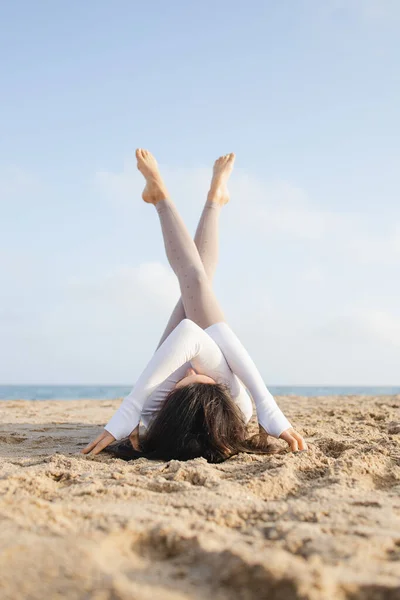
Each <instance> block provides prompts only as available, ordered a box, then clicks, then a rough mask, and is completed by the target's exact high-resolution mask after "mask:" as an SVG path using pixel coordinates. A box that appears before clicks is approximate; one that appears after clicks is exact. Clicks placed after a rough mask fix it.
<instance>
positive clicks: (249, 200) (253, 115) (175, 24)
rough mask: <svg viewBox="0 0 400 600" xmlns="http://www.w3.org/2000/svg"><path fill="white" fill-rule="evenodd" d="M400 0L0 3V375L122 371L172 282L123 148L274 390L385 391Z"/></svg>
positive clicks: (134, 367) (134, 360) (159, 321)
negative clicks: (212, 239)
mask: <svg viewBox="0 0 400 600" xmlns="http://www.w3.org/2000/svg"><path fill="white" fill-rule="evenodd" d="M399 25H400V5H399V3H398V2H397V1H396V0H393V1H390V0H346V1H345V0H326V1H324V2H319V1H317V0H298V1H297V0H296V1H295V0H290V1H289V0H283V1H281V2H279V3H278V2H273V1H259V0H252V1H250V2H247V3H243V2H226V1H225V0H222V1H220V2H217V3H216V2H211V1H203V2H201V3H189V2H183V1H176V0H172V1H171V2H169V3H165V2H160V1H159V2H152V3H150V4H149V3H147V4H145V3H143V4H142V3H138V2H131V1H129V2H128V1H123V0H119V1H117V2H113V3H111V2H105V1H96V2H94V1H90V0H88V1H86V2H84V3H82V2H77V1H71V2H68V3H54V2H50V1H41V0H38V1H37V2H35V3H32V2H28V1H21V0H20V1H18V0H17V1H15V2H13V3H5V2H3V3H0V70H1V73H2V77H1V81H0V96H1V99H2V101H1V111H0V208H1V221H0V272H1V274H2V279H3V281H2V285H1V286H0V339H1V341H2V343H1V345H0V383H39V382H40V383H130V382H133V381H135V379H136V378H137V376H138V374H139V373H140V371H141V369H143V368H144V366H145V364H146V362H147V360H148V359H149V358H150V356H151V354H152V352H153V351H154V348H155V346H156V344H157V341H158V339H159V337H160V336H161V332H162V329H163V326H164V324H165V322H166V320H167V319H168V316H169V311H170V310H171V309H172V307H173V306H174V303H175V300H176V298H177V295H178V288H177V285H176V282H175V279H174V276H173V274H172V273H171V271H170V269H169V267H168V264H167V262H166V259H165V257H164V253H163V245H162V240H161V235H160V231H159V225H158V222H157V217H156V214H155V211H154V210H153V209H152V207H149V206H147V205H145V204H144V203H142V202H141V200H140V191H141V188H142V180H141V178H140V175H139V174H138V173H137V171H136V167H135V164H134V160H133V153H134V149H135V147H138V146H139V147H147V148H149V149H151V150H152V151H153V152H154V154H155V155H156V157H157V158H158V160H159V163H160V165H161V166H162V170H163V173H164V174H165V178H166V181H167V184H168V185H169V187H170V190H171V192H172V193H173V196H174V198H175V200H176V203H177V205H178V207H179V208H180V209H181V211H182V214H183V216H184V218H185V220H186V221H187V224H188V226H189V228H190V230H191V231H192V232H193V231H194V229H195V226H196V221H197V218H198V216H199V214H200V211H201V207H202V202H203V201H204V198H205V195H206V192H207V185H208V181H209V177H210V173H211V166H212V163H213V161H214V159H215V158H216V157H217V156H218V155H219V154H222V153H227V152H231V151H234V152H236V154H237V162H236V165H237V167H236V170H235V173H234V176H233V179H232V184H231V188H230V189H231V194H232V200H231V203H230V204H229V205H228V206H227V207H225V208H224V211H223V214H222V216H221V256H220V265H219V268H218V271H217V276H216V280H215V287H216V290H217V293H218V296H219V298H220V299H221V303H222V304H223V308H224V310H225V313H226V316H227V319H228V322H229V323H230V324H231V325H232V327H233V328H234V329H235V330H236V331H237V333H238V334H239V335H240V337H241V338H242V340H243V342H244V343H245V345H246V346H247V347H248V349H249V350H250V351H251V353H252V354H253V356H254V358H255V360H256V362H257V364H258V366H259V368H260V370H261V372H262V373H263V375H264V377H265V379H266V381H267V382H269V383H270V384H302V383H303V384H310V383H316V384H338V385H339V384H364V385H367V384H381V385H383V384H387V385H395V384H399V374H398V364H399V358H400V308H399V298H400V283H399V282H400V277H399V270H400V204H399V188H400V184H399V157H400V148H399V139H400V135H399V134H400V131H399V129H400V125H399V123H400V121H399V108H398V107H399V106H400V76H399V70H398V64H399V61H400V46H399V43H398V31H399Z"/></svg>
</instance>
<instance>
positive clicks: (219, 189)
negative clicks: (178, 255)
mask: <svg viewBox="0 0 400 600" xmlns="http://www.w3.org/2000/svg"><path fill="white" fill-rule="evenodd" d="M234 159H235V157H234V155H227V156H222V157H221V158H219V159H218V160H216V161H215V164H214V170H213V178H212V181H211V185H210V191H209V192H208V196H207V201H206V203H205V205H204V208H203V212H202V214H201V217H200V221H199V224H198V226H197V229H196V234H195V236H194V243H195V244H196V247H197V250H198V252H199V255H200V258H201V261H202V263H203V266H204V270H205V272H206V274H207V277H208V278H209V280H210V281H211V282H212V280H213V278H214V274H215V270H216V268H217V263H218V254H219V215H220V212H221V208H222V206H223V205H224V204H227V202H228V201H229V194H228V190H227V187H226V181H227V179H228V177H229V175H230V173H231V171H232V168H233V163H234ZM185 317H186V314H185V309H184V307H183V302H182V298H180V299H179V301H178V303H177V304H176V306H175V308H174V310H173V312H172V314H171V317H170V319H169V321H168V324H167V326H166V328H165V331H164V333H163V335H162V336H161V339H160V342H159V344H158V346H157V348H159V347H160V346H161V344H162V343H163V342H164V340H166V338H167V337H168V336H169V334H170V333H171V332H172V331H173V330H174V329H175V327H176V326H177V325H179V323H180V322H181V321H182V320H183V319H185Z"/></svg>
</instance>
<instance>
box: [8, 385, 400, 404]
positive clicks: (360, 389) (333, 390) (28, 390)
mask: <svg viewBox="0 0 400 600" xmlns="http://www.w3.org/2000/svg"><path fill="white" fill-rule="evenodd" d="M131 389H132V386H131V385H126V386H125V385H0V400H66V401H68V400H80V399H82V400H84V399H86V400H87V399H93V400H112V399H114V398H123V397H124V396H126V395H127V394H129V392H130V391H131ZM268 389H269V390H270V392H271V394H273V395H274V396H287V395H295V396H334V395H335V396H336V395H339V396H349V395H353V394H362V395H368V396H387V395H392V394H400V386H392V387H389V386H376V387H374V386H320V385H293V386H289V385H276V386H274V385H272V386H268Z"/></svg>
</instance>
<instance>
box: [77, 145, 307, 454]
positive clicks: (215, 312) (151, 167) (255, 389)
mask: <svg viewBox="0 0 400 600" xmlns="http://www.w3.org/2000/svg"><path fill="white" fill-rule="evenodd" d="M136 158H137V161H138V165H137V166H138V169H139V171H140V172H141V173H142V174H143V175H144V177H145V179H146V187H145V189H144V191H143V200H144V201H145V202H148V203H150V204H154V206H155V207H156V209H157V212H158V216H159V218H160V222H161V229H162V234H163V237H164V244H165V250H166V253H167V257H168V260H169V263H170V265H171V267H172V269H173V270H174V272H175V274H176V276H177V277H178V280H179V285H180V289H181V299H180V300H179V302H178V304H177V306H176V307H175V309H174V311H173V313H172V315H171V318H170V320H169V322H168V325H167V328H166V330H165V332H164V334H163V336H162V338H161V341H160V343H159V346H158V348H157V350H156V352H155V354H154V355H153V357H152V359H151V360H150V362H149V364H148V365H147V367H146V369H145V370H144V371H143V373H142V375H141V376H140V378H139V379H138V381H137V383H136V385H135V386H134V388H133V389H132V391H131V393H130V394H129V395H128V396H126V398H125V399H124V400H123V402H122V404H121V406H120V407H119V409H118V410H117V412H116V413H115V414H114V416H113V417H112V418H111V420H110V421H109V422H108V423H107V425H106V426H105V428H104V429H105V430H104V432H103V433H101V434H100V435H99V436H98V437H97V438H96V439H95V440H94V441H93V442H91V443H90V444H89V445H88V446H87V447H86V448H85V449H84V450H82V452H83V453H84V454H88V453H89V452H92V454H98V453H99V452H101V451H102V450H104V448H106V447H107V446H109V444H111V443H112V442H114V441H115V440H122V439H123V438H128V439H127V440H126V441H124V442H121V443H120V444H116V445H114V446H113V447H111V448H112V449H113V454H114V455H115V456H118V457H120V458H125V459H131V458H138V457H140V456H145V457H147V458H154V459H161V460H170V459H178V460H188V459H191V458H195V457H198V456H202V457H204V458H206V459H207V460H208V461H210V462H220V461H223V460H225V459H227V458H229V457H230V456H232V455H233V454H236V453H237V452H240V451H245V452H249V451H252V445H251V444H250V442H249V441H248V440H246V424H247V423H248V422H249V421H250V418H251V416H252V412H253V409H252V403H251V399H250V397H249V395H248V393H247V392H246V389H245V387H244V386H246V388H247V389H248V390H249V392H250V394H251V395H252V397H253V399H254V402H255V404H256V407H257V416H258V422H259V427H260V434H261V435H260V439H261V440H263V442H262V444H261V446H263V447H264V449H265V451H267V452H268V444H267V443H266V440H267V434H269V435H272V436H274V437H276V438H282V439H283V440H285V441H286V442H287V443H288V444H289V446H290V449H291V450H292V451H295V452H296V451H299V450H300V451H301V450H306V449H307V445H306V443H305V441H304V439H303V438H302V436H301V435H300V434H299V433H297V431H295V430H294V429H293V428H292V426H291V424H290V423H289V421H288V420H287V418H286V417H285V415H284V414H283V413H282V411H281V410H280V408H279V407H278V405H277V404H276V402H275V400H274V398H273V397H272V395H271V394H270V392H269V391H268V389H267V388H266V386H265V384H264V382H263V380H262V377H261V375H260V373H259V372H258V370H257V368H256V366H255V364H254V363H253V361H252V359H251V358H250V356H249V354H248V353H247V351H246V350H245V348H244V347H243V346H242V344H241V343H240V341H239V339H238V338H237V337H236V335H235V334H234V333H233V331H232V330H231V329H230V327H229V326H228V325H227V323H226V322H225V319H224V315H223V312H222V310H221V307H220V306H219V303H218V300H217V298H216V296H215V294H214V291H213V289H212V283H211V280H212V277H213V275H214V271H215V268H216V264H217V255H218V218H219V213H220V210H221V207H222V206H223V205H224V204H226V203H227V202H228V201H229V194H228V190H227V186H226V184H227V180H228V178H229V175H230V174H231V171H232V168H233V163H234V160H235V156H234V154H227V155H226V156H222V157H221V158H219V159H218V160H217V161H216V162H215V165H214V172H213V178H212V182H211V187H210V191H209V193H208V197H207V202H206V204H205V207H204V210H203V213H202V215H201V218H200V222H199V225H198V228H197V232H196V235H195V239H194V241H193V240H192V238H191V237H190V234H189V232H188V230H187V229H186V226H185V224H184V222H183V221H182V218H181V217H180V215H179V213H178V211H177V208H176V206H175V204H174V203H173V201H172V200H171V199H170V197H169V194H168V191H167V188H166V187H165V184H164V182H163V180H162V177H161V175H160V172H159V170H158V165H157V162H156V160H155V158H154V157H153V156H152V154H150V152H148V151H147V150H142V149H139V150H137V151H136ZM243 384H244V385H243ZM140 420H142V422H143V424H144V426H145V427H146V432H145V434H144V436H143V438H142V439H140V440H139V433H138V432H139V421H140ZM259 447H260V445H259ZM253 448H254V447H253ZM109 450H111V449H109Z"/></svg>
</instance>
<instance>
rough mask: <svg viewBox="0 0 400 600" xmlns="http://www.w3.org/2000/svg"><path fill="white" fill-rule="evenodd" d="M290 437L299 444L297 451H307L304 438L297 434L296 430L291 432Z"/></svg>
mask: <svg viewBox="0 0 400 600" xmlns="http://www.w3.org/2000/svg"><path fill="white" fill-rule="evenodd" d="M292 436H293V437H295V438H296V440H297V441H298V443H299V450H307V449H308V446H307V444H306V442H305V440H304V438H303V437H302V436H301V435H300V434H299V433H297V431H296V430H293V431H292Z"/></svg>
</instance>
